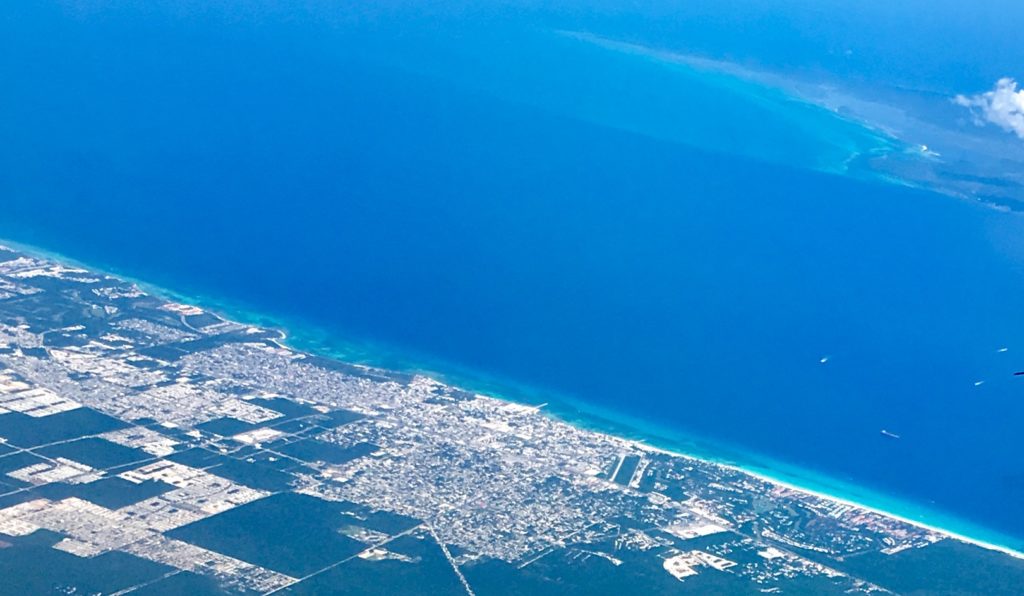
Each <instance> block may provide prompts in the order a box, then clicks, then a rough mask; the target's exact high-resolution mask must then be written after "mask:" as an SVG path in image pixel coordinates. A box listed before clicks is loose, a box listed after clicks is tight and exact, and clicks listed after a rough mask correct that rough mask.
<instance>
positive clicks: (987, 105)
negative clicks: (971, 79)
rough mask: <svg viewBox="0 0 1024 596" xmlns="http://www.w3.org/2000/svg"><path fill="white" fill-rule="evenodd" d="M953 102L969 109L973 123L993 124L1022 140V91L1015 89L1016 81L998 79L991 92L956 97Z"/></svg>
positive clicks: (1023, 94)
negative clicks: (972, 116)
mask: <svg viewBox="0 0 1024 596" xmlns="http://www.w3.org/2000/svg"><path fill="white" fill-rule="evenodd" d="M953 101H954V102H955V103H956V104H957V105H961V106H964V107H965V108H969V109H970V110H971V112H972V113H973V114H974V118H975V123H977V124H980V125H984V124H985V123H991V124H995V125H996V126H999V127H1000V128H1002V129H1003V130H1006V131H1009V132H1012V133H1014V134H1016V135H1017V136H1018V137H1020V138H1021V139H1024V89H1017V81H1015V80H1013V79H1011V78H1003V79H999V80H998V81H996V86H995V87H994V88H993V89H992V90H991V91H986V92H985V93H979V94H977V95H971V96H966V95H957V96H956V97H955V98H953Z"/></svg>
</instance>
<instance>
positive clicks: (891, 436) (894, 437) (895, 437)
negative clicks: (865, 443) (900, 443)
mask: <svg viewBox="0 0 1024 596" xmlns="http://www.w3.org/2000/svg"><path fill="white" fill-rule="evenodd" d="M882 435H884V436H886V437H889V438H890V439H899V438H900V436H899V435H898V434H896V433H894V432H889V431H887V430H885V429H884V428H883V429H882Z"/></svg>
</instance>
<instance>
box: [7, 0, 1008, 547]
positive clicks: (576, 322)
mask: <svg viewBox="0 0 1024 596" xmlns="http://www.w3.org/2000/svg"><path fill="white" fill-rule="evenodd" d="M793 5H794V6H798V7H799V3H793ZM233 6H234V7H233V8H228V7H225V6H224V5H220V4H218V3H209V4H206V3H204V4H189V3H174V4H171V3H161V2H155V3H147V4H146V5H145V7H141V8H140V7H132V6H130V4H129V3H125V4H122V5H113V6H103V7H100V5H99V4H96V5H93V4H90V3H87V2H86V3H68V4H59V5H55V6H52V7H45V6H40V7H31V8H27V7H20V8H14V9H11V8H5V9H3V10H5V11H6V14H5V15H4V18H3V19H2V20H0V39H2V40H3V41H0V80H2V81H3V86H2V88H0V138H2V139H3V142H2V143H0V236H2V237H6V238H11V239H14V240H18V241H22V242H27V243H30V244H33V245H37V246H41V247H45V248H48V249H52V250H55V251H59V252H61V253H63V254H67V255H69V256H72V257H74V258H77V259H80V260H82V261H84V262H87V263H94V264H98V265H102V266H104V267H108V268H111V269H113V270H116V271H119V272H123V273H125V274H127V275H131V276H133V277H136V278H140V279H145V280H147V281H150V282H152V283H155V284H158V285H160V286H164V287H167V288H170V289H173V290H176V291H179V292H182V293H185V294H195V295H203V296H209V297H212V299H213V300H222V301H225V302H229V303H233V304H237V305H239V308H245V309H249V310H252V311H258V312H263V313H267V314H270V315H273V316H275V317H278V318H281V319H285V320H289V321H292V322H294V324H295V325H303V326H308V328H309V329H317V330H321V331H323V332H326V333H328V334H330V335H332V336H335V337H337V338H340V339H346V338H347V339H351V340H355V341H362V342H367V343H369V344H371V345H379V346H385V347H386V348H387V350H388V353H389V354H395V353H398V354H406V355H407V361H408V362H430V363H432V366H436V367H438V368H441V369H442V370H443V369H444V368H445V367H446V366H450V367H451V368H450V369H451V370H453V371H474V374H476V375H478V376H479V378H496V379H506V380H508V382H509V384H510V385H511V384H522V385H527V386H530V387H534V388H539V390H540V391H541V392H543V391H549V392H551V394H552V395H561V396H566V398H567V399H569V398H571V399H575V400H578V402H579V403H581V404H584V405H587V404H589V406H591V407H593V408H595V409H600V410H601V411H603V412H604V413H606V414H607V413H609V412H611V413H612V414H610V416H614V413H615V412H619V413H621V414H622V415H623V416H629V417H631V418H634V419H637V420H639V421H641V423H650V424H656V425H658V426H659V427H660V428H662V429H669V431H670V432H678V433H680V434H683V435H687V434H689V435H693V436H697V437H703V438H706V439H707V440H708V441H710V442H711V443H715V444H721V445H727V446H732V447H733V448H735V449H736V450H737V451H743V452H749V453H756V454H762V455H763V456H764V457H766V458H771V459H774V460H778V461H781V462H785V463H787V464H789V465H792V466H797V467H800V468H804V469H806V470H808V471H809V473H811V472H813V473H820V474H824V475H827V476H831V477H834V478H838V479H840V480H843V481H845V482H849V483H851V484H853V485H858V486H863V487H866V488H869V489H872V490H875V491H879V492H881V493H884V494H888V495H892V496H894V497H898V498H901V499H904V500H907V501H910V502H913V503H919V504H920V505H921V506H922V507H927V508H930V509H937V510H941V511H945V512H948V513H950V514H952V515H955V516H959V517H962V518H964V519H966V520H970V521H972V522H975V523H977V524H980V525H982V526H986V527H988V528H990V529H992V530H994V531H996V532H999V533H1003V534H1007V535H1010V536H1011V537H1014V539H1016V540H1018V541H1019V543H1018V544H1020V543H1024V516H1022V515H1020V513H1019V509H1018V507H1019V503H1020V502H1021V500H1022V499H1024V459H1021V457H1020V453H1021V451H1022V448H1024V439H1022V436H1024V435H1022V434H1021V429H1022V426H1024V380H1022V379H1021V378H1015V377H1014V376H1013V375H1012V373H1013V372H1015V371H1017V370H1019V369H1024V317H1022V316H1021V308H1020V298H1021V289H1022V288H1024V219H1021V217H1020V216H1019V215H1016V214H1008V213H1002V212H998V211H995V210H993V209H989V208H986V207H984V206H981V205H978V204H974V203H970V202H966V201H961V200H957V199H953V198H951V197H948V196H945V195H940V194H936V193H934V192H929V191H928V190H927V189H920V188H917V189H914V188H909V187H907V186H903V185H900V184H897V183H891V182H886V181H884V180H882V179H881V178H880V177H879V176H877V175H875V174H874V173H872V172H871V171H870V170H867V169H865V168H863V167H861V166H860V165H859V164H860V162H859V161H858V157H859V156H863V155H870V154H872V152H881V153H884V152H899V151H903V150H904V149H903V148H902V145H901V143H900V142H899V141H897V140H895V139H891V138H887V137H885V136H884V135H882V134H881V133H879V132H878V131H876V130H873V129H870V128H868V127H864V126H861V125H858V124H857V123H855V122H852V121H850V120H846V119H843V118H839V117H836V116H835V115H834V114H831V113H830V112H827V111H825V110H822V109H821V108H818V107H816V106H813V105H808V104H804V103H801V102H798V101H795V100H792V99H790V98H787V96H786V95H785V92H784V90H780V89H775V88H766V87H758V86H757V85H755V84H752V83H750V82H749V81H741V80H737V79H734V78H730V77H729V76H726V75H725V74H723V73H720V72H708V71H701V70H699V69H697V70H694V69H690V68H685V67H682V66H679V65H673V66H666V65H664V64H659V63H657V61H652V60H651V59H650V58H649V57H643V56H635V55H630V54H629V53H623V52H615V51H610V50H609V49H608V48H606V47H600V46H599V45H595V44H588V43H585V42H582V41H580V40H578V39H575V38H572V37H567V36H565V35H564V34H559V33H557V32H558V31H564V30H577V31H580V30H583V31H586V30H592V29H597V28H600V31H599V32H600V33H601V34H603V35H613V36H619V37H621V38H624V39H629V40H631V41H637V39H638V37H642V36H643V34H644V32H645V31H648V29H645V27H643V26H642V25H643V24H644V23H652V22H653V23H662V22H665V23H674V22H675V21H673V20H672V19H670V18H668V17H664V16H662V17H661V18H662V20H658V18H657V15H658V14H662V15H664V14H673V13H671V11H669V10H668V9H665V8H664V7H662V9H660V10H654V9H651V11H650V12H649V13H644V18H642V19H641V18H639V17H637V16H636V15H628V14H627V15H619V14H618V13H616V11H615V10H611V9H609V8H607V7H604V8H602V9H601V10H597V11H594V12H591V13H587V14H586V15H585V16H580V15H581V14H582V13H573V12H571V11H568V9H562V10H560V11H544V10H542V9H540V8H536V7H533V8H523V7H515V9H514V10H513V9H511V8H508V7H507V6H506V7H505V8H501V9H498V8H492V10H491V11H490V12H488V11H487V10H484V9H483V8H480V7H478V6H469V5H467V6H461V7H457V6H454V5H451V6H448V9H449V10H447V11H445V10H442V9H441V8H437V7H433V8H430V7H424V6H416V5H409V6H402V7H399V8H395V7H391V8H389V9H381V8H373V9H371V8H369V7H360V8H359V9H352V8H351V7H349V8H348V9H347V10H345V9H342V8H340V7H335V6H332V5H330V4H328V3H310V4H308V5H307V6H308V8H307V9H306V11H304V12H298V11H292V12H289V11H285V10H284V9H279V8H273V7H272V6H273V5H272V4H267V5H265V6H262V7H261V8H259V9H255V8H253V6H244V7H243V6H236V5H233ZM724 6H725V8H722V10H723V11H726V12H728V13H729V14H733V13H732V12H729V11H734V12H735V10H736V9H735V7H734V6H733V4H731V3H730V4H727V5H724ZM680 10H682V9H680ZM705 10H706V11H711V12H713V11H712V9H710V8H706V7H705ZM793 10H794V11H796V10H797V9H796V8H793ZM736 14H739V13H736ZM794 14H797V13H794ZM799 14H801V15H803V13H802V12H799ZM690 17H693V15H692V14H689V13H687V18H690ZM693 18H696V17H693ZM773 18H774V19H779V18H782V17H778V16H774V17H773ZM801 18H808V17H806V16H804V17H801ZM741 20H742V21H743V23H746V24H745V25H743V26H744V27H746V28H747V29H748V30H751V31H755V32H756V31H761V30H762V29H758V28H757V27H756V26H755V25H756V24H757V22H756V21H750V22H748V21H747V20H743V19H741ZM851 20H852V21H856V19H851ZM684 21H685V22H687V23H688V22H689V21H687V20H686V19H683V18H681V17H680V22H684ZM772 22H774V21H772ZM802 22H803V21H801V20H800V19H795V20H793V21H792V22H789V25H790V26H791V27H792V29H793V30H795V31H796V32H797V33H799V32H800V31H804V30H806V29H807V27H806V24H804V25H803V26H800V23H802ZM709 23H710V24H709V25H708V27H707V28H705V29H702V28H696V29H694V28H692V27H690V28H687V27H686V26H683V25H679V26H678V27H675V28H673V27H667V26H666V27H660V28H652V29H651V30H650V31H649V33H650V35H649V38H650V40H651V41H652V43H655V44H664V43H666V40H668V39H680V38H678V37H675V36H679V35H683V34H684V33H687V32H690V33H693V32H700V31H703V32H704V33H705V36H706V37H707V40H717V41H716V42H715V44H711V43H710V42H707V40H703V41H704V42H707V43H705V44H704V46H703V47H705V49H706V50H707V51H708V52H714V51H720V50H721V49H722V48H720V47H717V45H716V44H718V45H720V44H721V43H722V41H721V40H722V39H723V38H722V36H721V35H720V36H718V37H715V36H713V35H711V33H709V32H708V31H714V30H716V27H717V28H718V29H720V30H721V31H732V29H729V28H728V27H727V26H726V25H728V24H729V23H732V24H733V25H734V26H739V25H737V24H736V23H735V22H733V21H730V20H729V19H724V20H722V21H720V22H719V21H713V22H712V21H709ZM751 23H753V24H751ZM762 25H763V23H762ZM843 25H844V26H843V27H838V28H837V29H836V31H839V32H840V33H842V32H846V35H847V37H842V36H840V38H842V39H851V40H855V39H856V36H853V35H849V32H848V31H847V27H848V28H850V29H851V30H852V29H853V26H852V25H850V24H849V23H845V21H844V23H843ZM932 25H934V24H932ZM932 25H929V26H932ZM957 26H958V27H959V26H962V23H959V22H958V25H957ZM769 30H770V31H772V32H773V33H772V35H778V30H777V28H770V27H765V28H764V29H763V31H769ZM999 31H1001V30H999ZM792 32H793V31H791V33H792ZM840 33H836V35H837V36H839V35H840ZM918 33H919V34H920V35H921V36H924V35H925V34H926V33H927V34H930V33H932V29H928V28H927V27H925V28H924V29H921V30H920V31H918ZM765 35H767V34H765ZM765 35H762V36H760V37H757V36H753V37H751V38H749V39H748V40H747V43H746V45H737V46H734V47H733V50H732V51H730V52H727V53H728V54H729V55H730V56H732V57H734V58H735V57H741V58H744V59H746V58H749V56H750V55H755V54H757V55H760V56H762V60H761V62H763V63H766V64H772V65H774V66H776V67H778V68H780V69H783V70H784V69H791V68H794V64H793V59H792V56H790V59H789V60H788V61H787V60H785V59H783V58H784V57H783V56H782V55H781V54H779V53H778V48H777V46H771V47H772V48H775V51H774V53H773V52H772V51H767V50H765V52H766V53H764V52H762V53H761V54H758V52H759V51H760V50H763V48H762V46H764V47H768V46H769V45H770V44H767V42H766V41H765V40H766V39H767V38H766V37H765ZM734 37H735V36H734ZM769 37H770V36H769ZM681 39H682V40H684V41H688V42H689V43H690V44H691V45H693V44H697V43H699V42H701V41H702V39H703V38H700V37H698V38H692V37H685V36H683V37H682V38H681ZM729 39H732V37H730V38H729ZM801 39H802V38H801ZM812 41H813V40H812ZM819 41H820V40H819ZM832 41H835V40H832ZM679 43H680V44H682V45H686V43H684V42H683V41H680V42H679ZM735 43H736V44H740V41H735ZM989 43H990V44H995V45H998V39H997V40H996V41H991V40H989ZM709 44H710V45H709ZM766 44H767V45H766ZM807 44H810V45H811V46H814V47H818V46H815V45H814V44H813V43H811V42H807V41H806V40H805V42H804V45H807ZM894 44H895V46H896V47H895V48H894V49H892V52H898V51H900V48H902V46H901V45H900V44H898V43H895V42H894ZM818 45H824V46H827V45H829V44H826V43H821V44H818ZM800 47H801V48H804V46H803V45H801V46H800ZM871 47H872V48H874V49H875V50H877V51H882V50H879V49H878V48H877V47H876V46H871ZM881 47H882V49H884V48H885V45H884V44H881ZM972 47H976V46H972ZM690 49H692V48H690ZM804 49H807V48H804ZM819 49H820V48H819ZM947 50H948V48H943V49H941V50H939V53H940V56H939V58H936V59H940V58H942V55H941V53H942V52H945V51H947ZM791 51H795V50H792V49H791ZM808 51H810V50H808ZM820 56H823V58H821V60H819V61H818V62H816V63H815V64H814V65H812V66H813V67H814V68H816V69H829V68H831V69H832V71H836V72H839V71H840V70H841V69H838V67H834V65H833V63H832V62H830V61H829V60H831V58H828V57H829V56H831V54H828V53H822V54H820ZM961 58H963V57H961ZM968 58H970V57H969V56H968ZM968 58H963V60H967V61H968V62H970V60H969V59H968ZM1000 59H1002V57H1001V55H1000ZM996 62H997V64H996V65H995V66H993V65H992V64H991V63H989V64H988V68H993V69H995V68H998V67H999V64H998V60H997V61H996ZM844 64H845V66H844V68H845V69H847V70H851V71H853V73H854V74H851V75H850V76H858V77H861V78H863V77H865V76H867V74H869V73H867V71H865V70H864V68H866V67H863V66H858V64H859V62H857V61H854V62H853V63H852V64H851V63H844ZM865 64H867V62H865ZM972 64H973V63H972ZM858 69H859V70H858ZM901 69H906V70H907V73H906V75H907V76H912V75H913V76H917V77H918V79H919V80H917V81H915V83H914V84H922V85H923V84H928V85H933V86H934V85H938V83H937V82H936V79H937V78H938V77H939V74H938V70H937V69H936V68H931V67H930V68H923V67H922V68H918V69H917V70H914V69H912V68H910V67H908V66H907V65H906V64H897V65H896V66H894V67H893V71H895V72H901ZM887 72H889V71H887ZM993 72H994V70H993ZM915 73H916V74H915ZM841 74H849V73H841ZM1002 74H1007V73H1002ZM987 75H988V73H987V72H986V73H983V74H982V75H977V74H976V73H975V72H974V71H971V74H970V77H975V76H977V77H978V79H979V80H978V81H975V80H971V81H969V82H970V84H972V85H973V84H986V85H987V84H988V82H989V77H988V76H987ZM965 77H966V75H965ZM983 77H984V78H983ZM889 82H891V81H889ZM944 84H948V85H950V86H951V87H953V86H956V85H960V84H967V81H966V80H965V78H961V79H958V80H955V81H952V82H946V83H944ZM1004 347H1005V348H1008V350H1007V351H999V350H1000V349H1001V348H1004ZM381 353H382V354H383V351H382V352H381ZM823 358H826V359H827V362H825V363H822V362H821V360H822V359H823ZM369 359H371V360H373V357H372V355H371V356H369ZM469 376H473V374H470V375H469ZM978 381H984V383H983V384H981V385H977V386H976V385H975V383H976V382H978ZM882 429H887V430H889V431H890V432H893V433H897V434H898V435H900V437H901V438H900V439H891V438H887V437H885V436H883V435H882V434H881V432H880V431H881V430H882Z"/></svg>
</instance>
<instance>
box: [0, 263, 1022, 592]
mask: <svg viewBox="0 0 1024 596" xmlns="http://www.w3.org/2000/svg"><path fill="white" fill-rule="evenodd" d="M1015 555H1016V553H1013V552H1004V551H1000V550H994V549H992V548H987V547H986V546H985V545H979V544H972V543H970V542H967V541H965V540H963V539H960V538H957V537H952V536H949V535H947V534H945V533H943V532H941V531H939V530H937V529H930V528H926V527H923V526H919V525H916V524H913V523H911V522H908V521H904V520H901V519H897V518H894V517H890V516H888V515H885V514H883V513H881V512H875V511H872V510H869V509H866V508H863V507H860V506H857V505H855V504H852V503H848V502H844V501H841V500H836V499H832V498H829V497H827V496H825V495H818V494H814V493H809V492H803V491H801V490H798V489H796V488H794V487H789V486H786V485H782V484H778V483H775V482H773V481H771V480H768V479H765V478H762V477H758V476H755V475H751V474H748V473H746V472H744V471H742V470H739V469H737V468H734V467H729V466H723V465H720V464H717V463H713V462H708V461H704V460H701V459H697V458H693V457H688V456H685V455H681V454H675V453H671V452H668V451H665V450H661V449H658V448H655V447H652V446H649V445H646V444H643V443H640V442H637V441H634V440H629V439H625V438H620V437H616V436H612V435H610V434H605V433H600V432H596V431H593V430H588V429H585V428H582V427H579V426H575V425H572V424H569V423H567V422H565V421H562V420H559V419H557V418H555V417H553V416H551V415H549V414H548V413H547V412H546V411H545V409H544V408H543V407H542V406H538V405H531V404H524V403H516V402H511V401H506V400H502V399H497V398H493V397H488V396H484V395H479V394H476V393H473V392H469V391H466V390H464V389H460V388H458V387H453V386H451V385H448V384H445V383H442V382H441V381H439V380H436V379H433V378H430V377H429V376H426V375H423V374H415V373H406V372H401V371H388V370H382V369H378V368H373V367H369V366H365V365H361V364H351V363H346V362H342V361H339V360H336V359H333V358H328V357H324V356H318V355H314V354H310V353H304V352H301V351H298V350H295V349H292V348H290V347H288V345H287V344H286V341H285V336H284V334H283V332H281V331H280V330H276V329H267V328H263V327H258V326H253V325H247V324H242V323H238V322H234V321H231V320H227V319H225V318H223V317H222V316H220V315H217V314H214V313H212V312H209V311H207V310H204V309H202V308H199V307H197V306H192V305H186V304H179V303H177V302H173V301H169V300H167V299H164V298H161V297H158V296H155V295H152V294H150V293H147V292H144V291H143V290H141V289H140V288H139V287H138V286H137V285H135V284H133V283H129V282H126V281H122V280H120V279H117V278H116V277H113V276H110V275H107V274H103V273H99V272H96V271H93V270H90V269H88V268H84V267H80V266H76V265H71V264H67V263H62V262H59V261H58V260H55V259H52V258H49V257H45V258H44V257H39V256H36V255H34V254H31V253H29V252H27V251H24V250H21V249H12V248H2V249H0V577H2V578H3V579H2V580H0V594H12V595H13V594H29V593H62V594H176V593H182V592H185V591H189V592H192V593H196V594H220V593H228V594H273V593H281V594H331V593H366V594H371V593H378V594H396V593H431V594H440V593H452V594H460V593H462V594H469V595H475V594H479V595H484V594H564V593H571V594H615V593H624V592H632V593H666V594H670V593H737V594H742V593H755V594H756V593H766V594H874V593H879V594H890V593H892V594H899V593H919V594H931V593H935V594H942V593H958V594H1014V593H1019V587H1020V586H1021V585H1024V560H1021V559H1020V558H1018V557H1017V556H1015Z"/></svg>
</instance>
